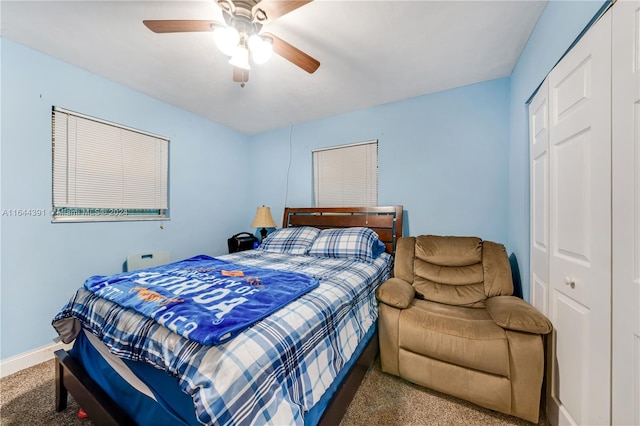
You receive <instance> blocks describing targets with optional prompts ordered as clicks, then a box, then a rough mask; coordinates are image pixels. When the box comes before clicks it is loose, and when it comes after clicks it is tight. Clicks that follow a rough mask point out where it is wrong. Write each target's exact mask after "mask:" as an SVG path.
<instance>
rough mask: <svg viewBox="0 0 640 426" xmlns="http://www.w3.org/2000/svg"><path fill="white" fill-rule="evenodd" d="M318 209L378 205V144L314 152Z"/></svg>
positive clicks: (370, 143) (314, 178)
mask: <svg viewBox="0 0 640 426" xmlns="http://www.w3.org/2000/svg"><path fill="white" fill-rule="evenodd" d="M313 181H314V192H315V203H316V206H317V207H327V206H336V207H340V206H377V205H378V141H377V140H375V141H369V142H362V143H356V144H351V145H342V146H336V147H332V148H325V149H318V150H314V151H313Z"/></svg>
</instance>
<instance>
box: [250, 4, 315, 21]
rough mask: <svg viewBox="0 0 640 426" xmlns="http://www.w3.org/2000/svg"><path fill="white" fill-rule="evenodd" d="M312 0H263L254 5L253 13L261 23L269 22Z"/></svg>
mask: <svg viewBox="0 0 640 426" xmlns="http://www.w3.org/2000/svg"><path fill="white" fill-rule="evenodd" d="M311 1H312V0H262V1H261V2H259V3H258V4H256V5H255V6H253V15H254V16H256V19H257V20H258V22H260V23H261V24H268V23H270V22H272V21H274V20H276V19H278V18H279V17H281V16H283V15H286V14H287V13H289V12H292V11H294V10H296V9H298V8H299V7H302V6H304V5H305V4H307V3H311ZM259 10H262V11H263V12H264V15H266V18H264V15H262V14H260V13H259Z"/></svg>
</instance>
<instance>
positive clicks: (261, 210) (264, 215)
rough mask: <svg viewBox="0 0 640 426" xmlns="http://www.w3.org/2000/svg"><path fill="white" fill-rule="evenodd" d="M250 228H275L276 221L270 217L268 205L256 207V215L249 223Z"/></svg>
mask: <svg viewBox="0 0 640 426" xmlns="http://www.w3.org/2000/svg"><path fill="white" fill-rule="evenodd" d="M251 227H252V228H275V227H276V223H275V222H274V221H273V217H271V209H270V208H269V207H265V206H262V207H258V209H257V211H256V217H255V218H254V219H253V222H252V223H251Z"/></svg>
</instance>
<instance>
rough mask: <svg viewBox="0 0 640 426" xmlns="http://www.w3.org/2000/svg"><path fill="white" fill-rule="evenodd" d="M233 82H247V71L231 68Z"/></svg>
mask: <svg viewBox="0 0 640 426" xmlns="http://www.w3.org/2000/svg"><path fill="white" fill-rule="evenodd" d="M233 81H235V82H236V83H246V82H247V81H249V71H247V70H243V69H242V68H238V67H233Z"/></svg>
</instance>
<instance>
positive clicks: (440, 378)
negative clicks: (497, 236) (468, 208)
mask: <svg viewBox="0 0 640 426" xmlns="http://www.w3.org/2000/svg"><path fill="white" fill-rule="evenodd" d="M512 293H513V282H512V278H511V267H510V264H509V259H508V258H507V253H506V251H505V248H504V246H503V245H501V244H497V243H493V242H490V241H482V240H481V239H480V238H476V237H440V236H432V235H423V236H418V237H404V238H400V239H399V240H398V243H397V247H396V257H395V266H394V276H393V278H390V279H389V280H387V281H386V282H385V283H383V284H382V285H381V286H380V287H379V288H378V290H377V291H376V297H377V299H378V300H379V301H380V304H379V311H380V315H379V320H378V321H379V323H378V327H379V339H380V358H381V362H382V371H384V372H386V373H390V374H394V375H396V376H400V377H402V378H403V379H405V380H408V381H410V382H413V383H416V384H418V385H421V386H425V387H429V388H431V389H434V390H437V391H440V392H443V393H447V394H450V395H453V396H456V397H458V398H462V399H465V400H468V401H471V402H473V403H475V404H478V405H480V406H483V407H486V408H489V409H492V410H496V411H500V412H502V413H506V414H510V415H513V416H517V417H520V418H523V419H525V420H529V421H531V422H534V423H537V422H538V415H539V411H540V395H541V390H542V378H543V374H544V348H543V335H544V334H547V333H549V332H550V331H551V323H550V322H549V321H548V320H547V318H546V317H545V316H544V315H542V314H541V313H540V312H539V311H537V310H536V309H535V308H533V307H532V306H531V305H529V304H528V303H526V302H525V301H523V300H522V299H519V298H517V297H514V296H511V294H512Z"/></svg>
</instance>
